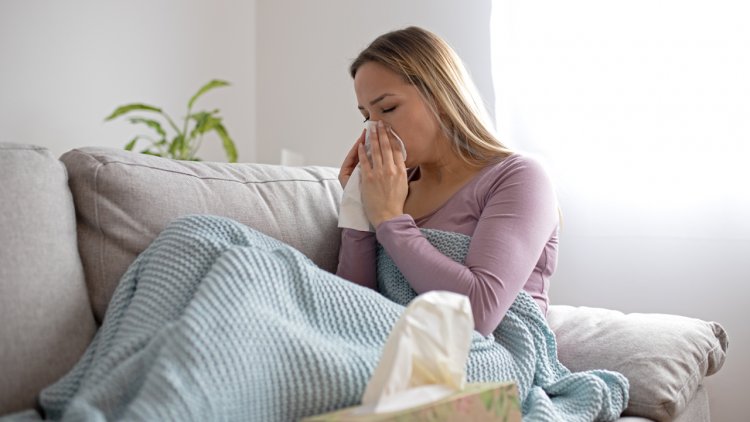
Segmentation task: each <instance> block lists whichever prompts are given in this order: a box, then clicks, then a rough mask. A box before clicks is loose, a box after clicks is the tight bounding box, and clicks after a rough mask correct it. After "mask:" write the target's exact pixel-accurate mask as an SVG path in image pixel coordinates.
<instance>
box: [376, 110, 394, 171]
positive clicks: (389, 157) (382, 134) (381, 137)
mask: <svg viewBox="0 0 750 422" xmlns="http://www.w3.org/2000/svg"><path fill="white" fill-rule="evenodd" d="M389 138H390V137H389V136H388V130H387V129H386V128H385V124H383V121H382V120H381V121H379V122H378V143H379V144H380V152H381V154H382V157H383V165H386V164H388V163H393V150H392V147H391V140H390V139H389Z"/></svg>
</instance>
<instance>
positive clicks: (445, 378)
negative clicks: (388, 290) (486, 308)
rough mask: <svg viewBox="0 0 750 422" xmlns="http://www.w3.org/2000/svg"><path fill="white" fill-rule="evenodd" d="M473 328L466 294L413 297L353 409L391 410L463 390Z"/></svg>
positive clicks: (434, 292) (429, 294) (428, 294)
mask: <svg viewBox="0 0 750 422" xmlns="http://www.w3.org/2000/svg"><path fill="white" fill-rule="evenodd" d="M473 331H474V318H473V316H472V313H471V305H470V304H469V299H468V298H467V297H466V296H464V295H460V294H457V293H451V292H442V291H432V292H428V293H425V294H422V295H420V296H418V297H417V298H416V299H414V300H413V301H412V302H411V303H410V304H409V306H408V307H407V308H406V310H405V311H404V313H403V314H402V315H401V318H399V320H398V322H396V325H394V327H393V329H392V330H391V334H390V335H389V336H388V341H387V342H386V344H385V347H384V349H383V354H382V355H381V357H380V362H378V366H377V367H376V368H375V372H374V373H373V375H372V377H371V378H370V381H369V382H368V384H367V388H366V389H365V393H364V395H363V396H362V406H361V407H359V408H358V409H357V413H358V414H364V413H383V412H395V411H398V410H402V409H405V408H408V407H415V406H419V405H421V404H425V403H428V402H431V401H435V400H440V399H442V398H444V397H446V396H448V395H450V394H452V393H454V392H456V391H458V390H461V389H463V388H464V386H465V384H466V360H467V359H468V356H469V347H470V345H471V335H472V332H473Z"/></svg>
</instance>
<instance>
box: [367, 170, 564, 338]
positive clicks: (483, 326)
mask: <svg viewBox="0 0 750 422" xmlns="http://www.w3.org/2000/svg"><path fill="white" fill-rule="evenodd" d="M486 195H487V196H486V198H485V199H486V201H485V204H484V207H483V208H482V211H481V213H480V217H479V221H478V222H477V226H476V229H475V231H474V235H473V236H472V240H471V244H470V246H469V252H468V254H467V256H466V259H465V262H464V264H460V263H457V262H455V261H453V260H452V259H450V258H448V257H447V256H445V255H443V254H442V253H440V251H438V250H437V249H436V248H435V247H433V246H432V245H431V244H430V243H429V242H428V241H427V239H426V238H425V237H424V236H423V235H422V233H421V232H420V231H419V228H418V227H417V225H416V223H415V222H414V220H413V219H412V217H411V216H409V215H406V214H404V215H401V216H398V217H395V218H393V219H390V220H387V221H384V222H382V223H381V224H379V225H378V227H377V229H376V235H377V240H378V241H379V242H380V243H381V244H382V245H383V247H384V248H385V250H386V251H387V252H388V255H390V257H391V258H392V259H393V261H394V262H395V264H396V266H398V268H399V269H400V270H401V273H402V274H404V277H405V278H406V280H407V281H408V282H409V284H410V285H411V286H412V288H413V289H414V290H415V291H416V292H417V293H418V294H421V293H424V292H427V291H431V290H447V291H451V292H456V293H460V294H464V295H466V296H467V297H468V298H469V302H470V303H471V308H472V313H473V315H474V325H475V328H476V330H477V331H479V332H480V333H482V334H483V335H488V334H489V333H491V332H492V331H493V330H494V329H495V328H496V327H497V325H498V324H499V323H500V321H501V320H502V318H503V317H504V316H505V313H506V312H507V311H508V309H509V308H510V306H511V305H512V304H513V301H514V300H515V299H516V296H518V293H519V292H520V291H521V290H522V289H523V286H524V284H525V283H526V281H527V280H528V279H529V276H530V275H531V272H532V271H533V269H534V267H535V266H536V263H537V262H538V260H539V257H540V255H541V253H542V250H543V248H544V246H545V244H546V243H547V241H548V240H549V239H550V236H551V235H552V233H553V230H556V227H557V218H558V217H557V200H556V198H555V194H554V189H553V188H552V184H551V183H550V181H549V179H548V177H547V175H546V173H545V172H544V169H543V168H542V167H541V166H540V165H539V164H538V163H536V162H534V161H527V160H522V161H521V160H519V162H518V163H515V164H512V165H511V167H510V168H509V169H508V170H507V171H504V172H502V174H499V175H498V177H497V179H496V180H493V181H492V182H491V184H490V186H489V188H488V189H487V191H486Z"/></svg>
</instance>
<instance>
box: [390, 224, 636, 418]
mask: <svg viewBox="0 0 750 422" xmlns="http://www.w3.org/2000/svg"><path fill="white" fill-rule="evenodd" d="M421 232H422V235H423V236H424V237H425V238H426V239H427V240H428V241H429V242H430V244H431V245H432V246H434V247H435V248H436V249H437V250H439V251H440V252H441V253H442V254H443V255H445V256H447V257H449V258H451V259H453V260H454V261H456V262H460V263H463V262H464V259H465V258H466V254H467V253H468V252H469V246H470V244H471V237H469V236H466V235H464V234H460V233H453V232H445V231H441V230H433V229H421ZM377 259H378V267H377V268H378V290H379V291H380V292H382V294H383V295H384V296H386V297H387V298H389V299H391V300H393V301H394V302H396V303H398V304H401V305H404V306H406V305H407V304H408V303H409V302H411V300H412V299H414V298H415V297H416V296H417V293H416V292H415V291H414V289H412V288H411V286H410V285H409V283H408V281H407V280H406V279H405V278H404V276H403V274H401V271H399V269H398V267H396V264H395V263H394V262H393V260H392V259H391V258H390V257H389V256H388V254H387V253H386V251H385V249H384V248H383V246H382V245H380V244H378V248H377ZM466 377H467V380H468V381H469V382H493V381H509V380H512V381H514V382H515V383H516V385H517V386H518V389H519V398H520V400H521V402H522V403H523V408H522V411H523V419H524V421H592V420H614V419H617V418H618V417H619V415H620V413H621V412H622V411H623V410H624V409H625V407H626V405H627V402H628V387H629V383H628V380H627V378H625V377H624V376H623V375H622V374H619V373H617V372H612V371H605V370H596V371H585V372H577V373H571V372H570V371H569V370H568V369H567V368H565V366H563V364H562V363H560V361H559V360H558V359H557V343H556V341H555V335H554V333H553V332H552V330H551V329H550V328H549V325H548V324H547V321H546V319H545V317H544V316H543V315H542V312H541V310H540V309H539V305H537V304H536V302H535V301H534V299H533V298H532V297H531V296H530V295H529V294H528V293H526V292H524V291H521V293H520V294H519V295H518V297H517V298H516V300H515V301H514V302H513V304H512V305H511V307H510V309H509V310H508V312H507V313H506V314H505V316H504V317H503V319H502V321H501V322H500V324H499V325H498V327H497V328H496V329H495V330H494V331H493V333H492V334H491V335H489V336H486V337H485V336H482V335H481V334H479V333H478V332H477V331H474V334H473V336H472V342H471V349H470V352H469V359H468V362H467V365H466Z"/></svg>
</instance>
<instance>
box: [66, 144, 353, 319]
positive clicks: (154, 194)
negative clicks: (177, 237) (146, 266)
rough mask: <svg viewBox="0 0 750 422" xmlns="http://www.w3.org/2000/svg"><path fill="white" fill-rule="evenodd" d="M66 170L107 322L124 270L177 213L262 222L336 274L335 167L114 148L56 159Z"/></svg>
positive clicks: (98, 306) (89, 273) (95, 297)
mask: <svg viewBox="0 0 750 422" xmlns="http://www.w3.org/2000/svg"><path fill="white" fill-rule="evenodd" d="M60 159H61V160H62V162H63V163H65V166H66V167H67V169H68V173H69V175H70V189H71V192H72V193H73V199H74V202H75V207H76V212H77V216H78V241H79V250H80V255H81V260H82V262H83V267H84V272H85V274H86V284H87V286H88V290H89V297H90V299H91V302H92V308H93V310H94V315H95V317H96V320H97V322H99V323H101V321H102V320H103V317H104V313H105V311H106V309H107V304H108V303H109V299H110V298H111V296H112V293H113V292H114V289H115V287H116V286H117V283H118V281H119V279H120V277H121V276H122V275H123V274H124V273H125V270H126V269H127V267H128V266H129V265H130V263H132V262H133V260H134V259H135V258H136V256H137V255H138V254H139V253H141V252H142V251H143V250H144V249H146V247H147V246H148V245H149V244H150V243H151V241H152V240H153V239H154V238H155V237H156V236H157V235H158V234H159V233H160V232H161V231H162V230H163V229H164V228H165V227H166V225H167V224H168V223H169V222H170V221H172V220H173V219H175V218H177V217H180V216H183V215H187V214H214V215H220V216H225V217H229V218H232V219H235V220H237V221H239V222H241V223H243V224H246V225H248V226H250V227H253V228H255V229H258V230H260V231H262V232H264V233H266V234H268V235H270V236H273V237H275V238H277V239H279V240H281V241H283V242H286V243H288V244H290V245H292V246H293V247H295V248H297V249H299V250H300V251H301V252H303V253H304V254H305V255H307V256H308V257H309V258H311V259H312V260H313V261H314V262H315V263H316V264H317V265H318V266H320V267H321V268H323V269H325V270H327V271H331V272H335V270H336V265H337V262H338V249H339V245H340V230H339V229H338V227H337V223H338V217H337V216H338V206H339V201H340V198H341V186H340V185H339V182H338V178H337V173H338V170H337V169H334V168H328V167H284V166H276V165H267V164H247V163H240V164H228V163H208V162H188V161H174V160H167V159H163V158H159V157H154V156H149V155H144V154H137V153H132V152H128V151H123V150H116V149H108V148H81V149H76V150H72V151H70V152H67V153H65V154H63V156H62V157H61V158H60Z"/></svg>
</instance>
